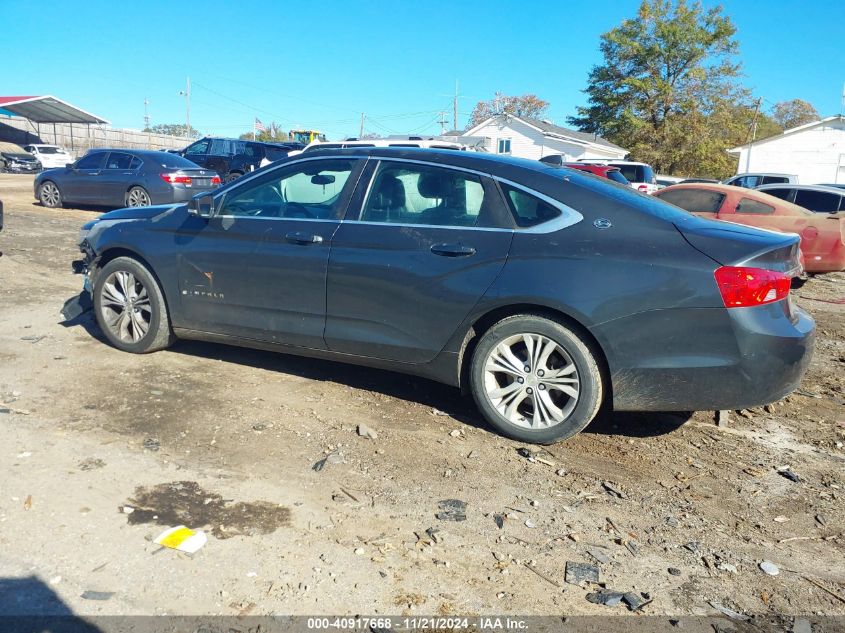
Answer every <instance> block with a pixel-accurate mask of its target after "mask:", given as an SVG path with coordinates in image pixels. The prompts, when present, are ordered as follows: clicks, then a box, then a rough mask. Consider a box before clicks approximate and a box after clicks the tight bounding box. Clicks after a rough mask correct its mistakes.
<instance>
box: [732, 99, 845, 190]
mask: <svg viewBox="0 0 845 633" xmlns="http://www.w3.org/2000/svg"><path fill="white" fill-rule="evenodd" d="M728 153H729V154H731V155H733V156H738V157H739V166H738V168H737V173H739V174H744V173H748V172H755V173H756V172H776V173H782V174H795V175H797V176H798V182H800V183H803V184H808V185H811V184H816V183H845V117H843V116H842V115H841V114H840V115H837V116H829V117H827V118H826V119H822V120H821V121H815V122H813V123H807V124H806V125H801V126H799V127H794V128H792V129H790V130H786V131H785V132H784V133H783V134H778V135H777V136H770V137H769V138H764V139H762V140H759V141H755V142H754V143H749V144H748V145H741V146H740V147H734V148H733V149H729V150H728Z"/></svg>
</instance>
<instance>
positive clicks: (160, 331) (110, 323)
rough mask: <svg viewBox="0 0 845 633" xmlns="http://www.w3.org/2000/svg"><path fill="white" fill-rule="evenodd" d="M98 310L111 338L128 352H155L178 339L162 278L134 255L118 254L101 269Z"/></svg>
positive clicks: (96, 285) (96, 290)
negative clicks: (171, 320) (175, 335)
mask: <svg viewBox="0 0 845 633" xmlns="http://www.w3.org/2000/svg"><path fill="white" fill-rule="evenodd" d="M94 312H95V313H96V317H97V323H98V324H99V326H100V329H101V330H102V331H103V334H105V335H106V338H107V339H108V340H109V342H110V343H111V344H112V345H114V346H115V347H117V348H118V349H121V350H123V351H125V352H133V353H135V354H143V353H146V352H155V351H157V350H160V349H164V348H165V347H168V346H170V345H171V344H172V343H173V341H174V340H175V337H174V336H173V333H172V331H171V329H170V318H169V317H168V314H167V306H166V305H165V301H164V295H163V294H162V292H161V288H160V287H159V285H158V282H157V281H156V280H155V278H154V277H153V275H152V274H151V273H150V271H149V270H147V268H146V267H145V266H144V265H143V264H141V263H140V262H139V261H137V260H135V259H132V258H131V257H116V258H115V259H113V260H111V261H110V262H108V263H107V264H106V265H105V266H103V268H102V269H101V270H100V271H99V273H98V274H97V279H96V282H95V283H94Z"/></svg>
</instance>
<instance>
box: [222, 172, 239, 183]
mask: <svg viewBox="0 0 845 633" xmlns="http://www.w3.org/2000/svg"><path fill="white" fill-rule="evenodd" d="M241 176H243V174H242V173H240V172H238V171H233V172H229V173H228V174H226V177H225V178H224V179H223V182H224V183H229V182H232V181H235V180H237V179H238V178H240V177H241Z"/></svg>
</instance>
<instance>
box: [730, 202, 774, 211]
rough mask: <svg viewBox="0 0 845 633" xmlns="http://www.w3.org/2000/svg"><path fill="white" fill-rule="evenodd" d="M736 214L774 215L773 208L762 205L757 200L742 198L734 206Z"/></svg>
mask: <svg viewBox="0 0 845 633" xmlns="http://www.w3.org/2000/svg"><path fill="white" fill-rule="evenodd" d="M736 212H737V213H774V212H775V208H774V207H772V206H769V205H768V204H764V203H762V202H760V201H759V200H752V199H751V198H743V199H742V200H740V201H739V204H738V205H736Z"/></svg>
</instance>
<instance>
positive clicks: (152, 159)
mask: <svg viewBox="0 0 845 633" xmlns="http://www.w3.org/2000/svg"><path fill="white" fill-rule="evenodd" d="M219 185H220V176H218V175H217V174H216V173H214V172H213V171H212V170H210V169H202V168H201V167H199V166H198V165H195V164H194V163H192V162H191V161H189V160H186V159H184V158H182V157H181V156H175V155H174V154H169V153H167V152H156V151H152V150H138V149H95V150H91V151H89V152H88V153H87V154H85V156H83V157H82V158H80V159H79V160H78V161H76V162H74V163H71V164H70V165H68V166H67V167H60V168H57V169H48V170H46V171H43V172H41V173H40V174H38V176H37V177H36V178H35V183H34V193H35V198H36V199H37V200H38V201H40V202H41V204H43V205H44V206H45V207H60V206H62V205H64V204H68V203H71V202H76V203H84V204H92V205H103V206H111V207H146V206H149V205H151V204H173V203H174V202H185V201H187V200H189V199H190V198H191V196H193V195H194V194H196V193H198V192H201V191H209V190H211V189H214V188H216V187H218V186H219Z"/></svg>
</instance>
